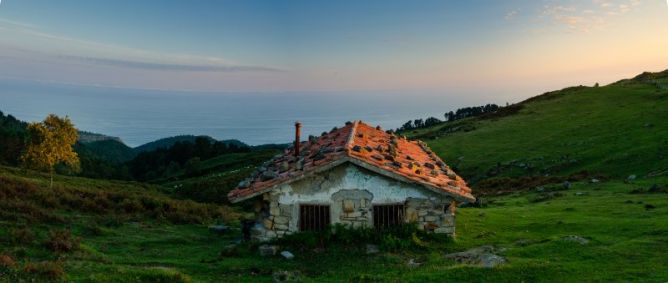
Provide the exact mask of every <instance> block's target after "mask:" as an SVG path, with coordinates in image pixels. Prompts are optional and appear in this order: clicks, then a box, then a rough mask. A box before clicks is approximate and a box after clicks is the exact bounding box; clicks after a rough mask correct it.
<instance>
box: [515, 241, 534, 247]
mask: <svg viewBox="0 0 668 283" xmlns="http://www.w3.org/2000/svg"><path fill="white" fill-rule="evenodd" d="M530 244H533V241H531V240H528V239H519V240H517V241H515V245H516V246H520V247H525V246H528V245H530Z"/></svg>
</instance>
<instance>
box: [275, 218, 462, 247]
mask: <svg viewBox="0 0 668 283" xmlns="http://www.w3.org/2000/svg"><path fill="white" fill-rule="evenodd" d="M444 237H445V238H448V239H449V237H447V236H443V235H435V234H428V233H427V232H425V231H421V230H419V229H417V226H415V225H412V224H407V225H400V226H396V227H391V228H387V229H374V228H349V227H348V226H345V225H342V224H336V225H334V226H332V227H331V228H330V229H326V230H325V231H322V232H299V233H293V234H290V235H286V236H284V237H283V238H281V239H278V240H277V242H278V244H280V245H284V246H291V247H296V248H314V247H318V246H320V247H323V246H326V245H331V246H337V245H343V246H355V247H358V248H362V247H363V246H365V244H367V243H377V244H378V245H379V247H380V248H381V249H383V250H388V251H396V250H403V249H419V248H427V247H428V244H427V243H426V242H425V240H438V241H441V242H442V241H443V238H444Z"/></svg>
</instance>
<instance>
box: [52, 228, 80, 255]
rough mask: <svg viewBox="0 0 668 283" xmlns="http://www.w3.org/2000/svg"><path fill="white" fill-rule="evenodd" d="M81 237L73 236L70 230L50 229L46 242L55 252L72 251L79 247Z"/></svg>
mask: <svg viewBox="0 0 668 283" xmlns="http://www.w3.org/2000/svg"><path fill="white" fill-rule="evenodd" d="M80 242H81V238H79V237H74V236H72V232H70V230H50V231H49V238H48V239H47V240H46V242H45V243H44V244H45V245H46V247H47V248H48V249H49V250H51V251H53V252H57V253H58V252H70V251H74V250H78V249H79V243H80Z"/></svg>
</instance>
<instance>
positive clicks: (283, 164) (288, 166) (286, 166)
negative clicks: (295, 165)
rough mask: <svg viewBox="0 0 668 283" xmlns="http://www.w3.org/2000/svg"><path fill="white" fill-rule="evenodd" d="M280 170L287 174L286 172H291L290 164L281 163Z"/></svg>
mask: <svg viewBox="0 0 668 283" xmlns="http://www.w3.org/2000/svg"><path fill="white" fill-rule="evenodd" d="M280 170H281V172H285V171H288V170H290V163H288V162H287V161H283V162H281V168H280Z"/></svg>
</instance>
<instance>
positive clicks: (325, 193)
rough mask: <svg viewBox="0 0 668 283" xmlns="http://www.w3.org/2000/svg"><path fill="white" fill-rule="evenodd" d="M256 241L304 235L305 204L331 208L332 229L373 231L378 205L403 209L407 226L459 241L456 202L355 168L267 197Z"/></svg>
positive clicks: (284, 188) (347, 167)
mask: <svg viewBox="0 0 668 283" xmlns="http://www.w3.org/2000/svg"><path fill="white" fill-rule="evenodd" d="M261 201H262V204H261V205H258V207H261V209H258V210H257V211H256V212H257V222H258V224H257V225H256V226H255V227H254V229H253V231H252V235H253V237H254V238H255V239H258V240H261V241H265V240H269V239H272V238H275V237H282V236H283V235H286V234H289V233H293V232H297V231H299V225H298V224H299V205H300V204H327V205H329V206H330V219H331V224H332V225H334V224H343V225H347V226H349V227H351V228H360V227H373V205H377V204H397V203H403V204H404V207H405V209H406V212H405V221H406V222H407V223H416V225H418V228H419V229H424V230H427V231H432V232H435V233H445V234H450V235H454V233H455V218H454V215H455V211H454V209H455V205H454V202H453V201H452V199H451V198H449V197H446V196H443V195H440V194H436V193H433V192H431V191H428V190H427V189H425V188H423V187H420V186H417V185H413V184H406V183H403V182H399V181H396V180H393V179H390V178H387V177H384V176H380V175H378V174H375V173H373V172H370V171H366V170H365V169H362V168H358V167H357V166H354V165H352V164H349V165H342V166H339V167H337V168H333V169H332V170H330V171H328V172H325V173H322V174H318V175H316V176H313V177H310V178H306V179H303V180H301V181H298V182H295V183H293V184H289V185H283V186H281V187H280V188H277V189H275V190H273V191H271V192H268V193H265V194H264V195H263V197H262V200H261Z"/></svg>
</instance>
